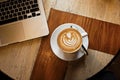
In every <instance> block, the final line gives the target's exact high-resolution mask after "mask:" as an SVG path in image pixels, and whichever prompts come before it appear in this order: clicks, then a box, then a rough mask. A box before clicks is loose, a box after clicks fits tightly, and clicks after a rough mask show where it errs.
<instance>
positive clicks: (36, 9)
mask: <svg viewBox="0 0 120 80" xmlns="http://www.w3.org/2000/svg"><path fill="white" fill-rule="evenodd" d="M35 11H39V8H34V9H31V10H30V12H35Z"/></svg>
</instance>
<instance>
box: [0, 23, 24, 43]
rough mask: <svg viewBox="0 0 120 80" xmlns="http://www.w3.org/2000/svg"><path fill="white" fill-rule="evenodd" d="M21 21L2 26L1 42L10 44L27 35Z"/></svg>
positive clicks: (0, 29)
mask: <svg viewBox="0 0 120 80" xmlns="http://www.w3.org/2000/svg"><path fill="white" fill-rule="evenodd" d="M24 36H25V34H24V29H23V25H22V23H21V22H19V23H15V24H10V25H5V26H2V27H0V41H1V44H3V45H4V44H10V43H14V42H18V41H21V40H23V39H24V38H25V37H24Z"/></svg>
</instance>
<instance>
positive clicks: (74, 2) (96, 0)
mask: <svg viewBox="0 0 120 80" xmlns="http://www.w3.org/2000/svg"><path fill="white" fill-rule="evenodd" d="M43 4H44V8H45V13H46V18H47V19H48V17H49V12H50V8H55V9H58V10H62V11H67V12H70V13H75V14H78V15H83V16H87V17H91V18H95V19H99V20H103V21H107V22H111V23H115V24H119V25H120V9H119V8H120V1H119V0H43ZM41 40H42V38H37V39H33V40H29V41H24V42H21V43H16V44H12V45H8V46H5V47H1V48H0V70H2V71H3V72H5V73H6V74H8V75H9V76H11V77H12V78H14V79H16V80H29V79H30V76H31V73H32V69H33V66H34V63H35V60H36V57H37V53H38V50H39V47H40V45H41ZM41 46H42V45H41ZM88 51H89V53H91V55H89V56H88V57H87V58H86V65H90V64H87V63H89V62H87V61H90V62H91V67H89V68H88V67H85V66H81V67H80V66H79V65H77V68H76V65H75V66H73V64H74V63H72V62H70V63H69V66H68V70H67V73H66V77H65V79H66V80H70V79H71V80H72V79H73V77H72V76H71V75H70V74H69V73H70V72H71V71H72V72H73V74H72V75H74V76H76V80H77V79H78V78H80V76H79V75H78V74H84V73H82V71H80V70H81V68H82V70H84V69H86V70H88V71H89V73H88V74H87V75H84V76H83V78H82V79H81V80H84V78H85V77H86V76H90V75H92V74H94V73H96V72H98V71H99V70H100V69H101V68H103V67H104V66H105V65H106V64H107V63H108V62H109V61H110V60H111V59H112V57H113V55H110V54H105V53H103V52H99V51H96V50H92V49H89V50H88ZM102 56H104V57H105V58H103V57H102ZM93 57H94V58H95V59H96V60H98V61H95V60H93ZM78 66H79V67H78ZM97 66H99V68H98V67H97ZM84 67H85V68H84ZM93 69H94V70H93ZM76 70H77V72H76ZM91 70H92V71H91Z"/></svg>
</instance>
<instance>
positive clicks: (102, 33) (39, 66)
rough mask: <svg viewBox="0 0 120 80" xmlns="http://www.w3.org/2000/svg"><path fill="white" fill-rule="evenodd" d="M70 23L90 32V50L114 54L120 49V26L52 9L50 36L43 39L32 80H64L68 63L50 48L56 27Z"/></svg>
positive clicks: (49, 23)
mask: <svg viewBox="0 0 120 80" xmlns="http://www.w3.org/2000/svg"><path fill="white" fill-rule="evenodd" d="M68 22H71V23H76V24H78V25H80V26H82V27H83V28H84V29H85V30H86V31H87V32H88V34H89V39H90V46H89V48H92V49H97V50H100V51H104V52H109V53H111V54H114V53H115V52H116V51H117V49H118V48H119V47H120V45H119V44H120V42H119V38H118V37H117V36H119V35H117V36H116V34H119V31H120V26H119V25H116V24H111V23H107V22H103V21H100V20H96V19H91V18H87V17H84V16H78V15H75V14H71V13H67V12H62V11H58V10H54V9H51V12H50V16H49V19H48V25H49V29H50V35H49V36H47V37H44V38H43V39H42V42H41V45H42V46H41V47H40V50H39V53H38V57H37V60H36V63H35V66H34V69H33V72H32V75H31V80H63V79H64V75H65V73H66V69H67V65H68V63H67V62H65V61H62V60H60V59H58V58H57V57H56V56H55V55H54V54H53V52H52V51H51V48H50V37H51V33H52V32H53V30H54V29H55V28H56V27H58V26H59V25H60V24H63V23H68ZM114 38H115V39H114ZM108 40H109V41H108ZM104 43H106V44H107V45H106V44H104ZM113 43H114V44H115V45H114V44H113ZM109 46H113V47H109ZM114 47H115V48H114ZM104 48H105V49H104Z"/></svg>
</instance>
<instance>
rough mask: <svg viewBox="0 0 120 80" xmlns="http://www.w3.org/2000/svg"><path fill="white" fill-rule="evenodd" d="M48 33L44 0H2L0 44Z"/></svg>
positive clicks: (3, 44)
mask: <svg viewBox="0 0 120 80" xmlns="http://www.w3.org/2000/svg"><path fill="white" fill-rule="evenodd" d="M48 34H49V29H48V25H47V21H46V17H45V12H44V8H43V3H42V0H0V46H5V45H8V44H12V43H16V42H21V41H25V40H30V39H34V38H38V37H42V36H46V35H48Z"/></svg>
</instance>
